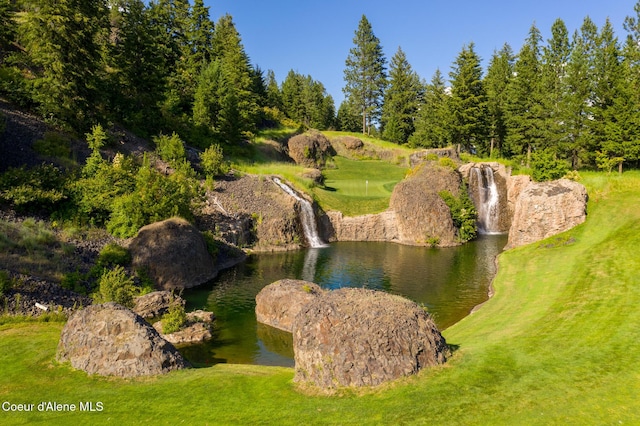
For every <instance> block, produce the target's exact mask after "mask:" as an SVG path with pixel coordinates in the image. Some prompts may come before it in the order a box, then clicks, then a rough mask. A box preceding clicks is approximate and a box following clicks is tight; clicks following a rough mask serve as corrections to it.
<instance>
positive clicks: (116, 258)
mask: <svg viewBox="0 0 640 426" xmlns="http://www.w3.org/2000/svg"><path fill="white" fill-rule="evenodd" d="M130 263H131V253H129V250H128V249H126V248H125V247H122V246H121V245H119V244H117V243H109V244H107V245H106V246H104V247H103V248H102V250H100V254H99V255H98V264H99V265H101V266H110V265H121V266H127V265H129V264H130Z"/></svg>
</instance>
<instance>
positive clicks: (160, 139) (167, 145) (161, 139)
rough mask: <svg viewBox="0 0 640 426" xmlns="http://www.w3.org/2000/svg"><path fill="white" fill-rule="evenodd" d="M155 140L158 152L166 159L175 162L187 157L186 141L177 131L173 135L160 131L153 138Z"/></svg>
mask: <svg viewBox="0 0 640 426" xmlns="http://www.w3.org/2000/svg"><path fill="white" fill-rule="evenodd" d="M153 142H154V143H155V144H156V152H157V153H158V155H159V156H160V158H162V159H163V160H164V161H168V162H173V161H178V160H183V159H185V158H186V155H185V150H184V143H183V142H182V139H180V136H178V134H177V133H175V132H174V133H173V134H172V135H171V136H167V135H164V134H162V133H160V135H159V136H156V137H154V138H153Z"/></svg>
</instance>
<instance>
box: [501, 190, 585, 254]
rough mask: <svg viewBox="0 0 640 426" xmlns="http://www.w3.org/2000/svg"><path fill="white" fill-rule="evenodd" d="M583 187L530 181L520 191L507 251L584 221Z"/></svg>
mask: <svg viewBox="0 0 640 426" xmlns="http://www.w3.org/2000/svg"><path fill="white" fill-rule="evenodd" d="M587 199H588V197H587V190H586V188H585V187H584V185H582V184H580V183H577V182H574V181H571V180H568V179H560V180H556V181H551V182H530V183H529V184H528V185H526V186H525V187H524V188H523V189H521V191H520V195H519V197H518V199H517V201H516V202H515V209H514V214H513V220H512V225H511V229H510V230H509V240H508V243H507V248H513V247H518V246H521V245H525V244H530V243H533V242H536V241H540V240H543V239H545V238H547V237H550V236H553V235H556V234H559V233H561V232H564V231H566V230H569V229H571V228H573V227H574V226H576V225H579V224H581V223H582V222H584V221H585V219H586V207H587Z"/></svg>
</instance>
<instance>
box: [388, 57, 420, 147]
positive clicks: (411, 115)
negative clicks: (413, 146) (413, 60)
mask: <svg viewBox="0 0 640 426" xmlns="http://www.w3.org/2000/svg"><path fill="white" fill-rule="evenodd" d="M423 95H424V88H423V85H422V83H421V82H420V77H418V74H416V73H415V72H414V71H413V69H412V68H411V65H410V64H409V61H407V57H406V55H405V53H404V52H403V51H402V49H401V48H400V47H398V51H397V52H396V54H395V55H394V56H393V58H391V64H390V67H389V85H388V87H387V90H386V91H385V94H384V104H383V106H382V118H381V124H382V138H383V139H386V140H389V141H392V142H396V143H400V144H404V143H407V141H408V140H409V136H411V134H413V132H414V130H415V127H414V120H415V118H416V113H417V111H418V107H419V105H420V102H421V101H422V97H423Z"/></svg>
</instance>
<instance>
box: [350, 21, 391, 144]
mask: <svg viewBox="0 0 640 426" xmlns="http://www.w3.org/2000/svg"><path fill="white" fill-rule="evenodd" d="M353 44H354V47H352V48H351V49H350V50H349V55H348V56H347V59H346V61H345V65H346V68H345V70H344V80H345V83H346V85H345V87H344V88H343V89H342V91H343V92H344V94H345V96H346V97H347V98H348V99H349V103H350V104H351V105H353V106H357V108H358V111H359V114H360V115H361V118H362V133H363V134H365V133H370V132H371V126H372V125H374V123H376V122H377V121H378V119H379V117H380V110H381V106H382V98H383V95H384V89H385V86H386V73H385V63H386V59H385V57H384V53H383V52H382V46H381V45H380V40H378V38H377V37H376V36H375V35H374V33H373V29H372V27H371V24H370V23H369V21H368V20H367V17H366V16H365V15H362V18H361V19H360V23H359V24H358V29H357V30H356V32H355V37H354V38H353Z"/></svg>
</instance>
